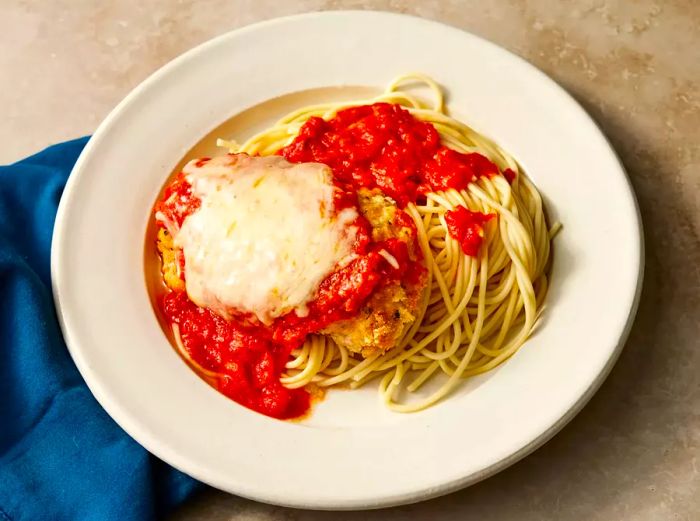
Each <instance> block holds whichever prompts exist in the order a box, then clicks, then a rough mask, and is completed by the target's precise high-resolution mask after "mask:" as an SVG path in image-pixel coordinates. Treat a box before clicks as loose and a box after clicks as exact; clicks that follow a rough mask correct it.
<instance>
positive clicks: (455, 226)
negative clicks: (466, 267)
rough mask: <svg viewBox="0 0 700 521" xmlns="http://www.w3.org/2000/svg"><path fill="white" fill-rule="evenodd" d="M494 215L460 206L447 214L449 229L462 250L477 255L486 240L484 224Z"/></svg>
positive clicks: (473, 255)
mask: <svg viewBox="0 0 700 521" xmlns="http://www.w3.org/2000/svg"><path fill="white" fill-rule="evenodd" d="M492 217H493V214H492V213H489V214H484V213H479V212H472V211H471V210H467V209H466V208H465V207H464V206H458V207H456V208H455V209H454V210H450V211H449V212H447V213H446V214H445V222H446V223H447V231H448V232H449V233H450V235H451V236H452V237H454V239H455V240H456V241H457V242H458V243H459V245H460V246H461V247H462V251H463V252H464V253H465V254H467V255H470V256H472V257H476V256H477V254H478V253H479V248H481V243H482V241H483V240H484V224H486V222H487V221H489V219H491V218H492Z"/></svg>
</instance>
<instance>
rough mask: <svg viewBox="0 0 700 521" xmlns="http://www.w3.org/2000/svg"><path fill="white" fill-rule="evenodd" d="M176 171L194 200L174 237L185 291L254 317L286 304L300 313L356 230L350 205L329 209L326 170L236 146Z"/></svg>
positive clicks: (280, 310) (225, 310)
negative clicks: (240, 150) (196, 201)
mask: <svg viewBox="0 0 700 521" xmlns="http://www.w3.org/2000/svg"><path fill="white" fill-rule="evenodd" d="M183 172H184V173H185V175H186V178H187V180H188V181H189V182H190V184H191V185H192V190H193V194H194V195H195V196H197V197H198V198H199V199H201V206H200V208H199V209H198V210H196V211H195V212H193V213H192V214H191V215H189V216H188V217H187V218H185V220H184V222H183V223H182V227H181V228H180V230H179V231H178V232H177V233H176V234H175V237H174V241H175V246H177V247H179V248H182V251H183V253H184V257H185V279H186V288H187V293H188V295H189V297H190V299H191V300H192V301H193V302H195V303H196V304H197V305H199V306H202V307H206V308H209V309H211V310H212V311H214V312H215V313H218V314H220V315H222V316H224V317H230V316H231V313H232V311H233V310H235V311H236V312H239V313H240V312H242V313H250V314H253V315H255V316H256V317H257V318H258V319H259V320H260V321H261V322H262V323H264V324H269V323H270V322H271V321H272V320H274V318H276V317H279V316H281V315H283V314H285V313H288V312H290V311H292V310H294V311H296V312H297V314H298V315H299V316H305V315H306V314H307V313H308V309H307V303H308V302H309V301H310V300H312V299H313V298H314V295H315V292H316V290H317V289H318V286H319V284H320V283H321V282H322V281H323V279H324V278H325V277H326V276H328V275H329V274H330V273H331V272H332V271H333V270H334V268H335V267H336V266H337V265H338V264H339V263H342V262H343V261H344V260H347V259H348V258H349V257H350V256H351V255H352V243H353V241H354V238H355V233H356V231H357V229H356V227H354V226H352V225H351V223H352V222H353V221H354V220H355V219H356V217H357V212H356V211H355V210H353V209H344V210H343V211H341V212H340V213H336V212H334V211H333V193H334V190H335V188H334V186H333V184H332V180H331V171H330V169H329V168H328V167H327V166H325V165H322V164H319V163H302V164H293V163H289V162H288V161H286V160H285V159H283V158H281V157H277V156H272V157H250V156H247V155H245V154H239V155H227V156H223V157H216V158H214V159H211V160H208V161H199V162H197V161H192V162H190V163H189V164H187V165H186V166H185V168H184V170H183Z"/></svg>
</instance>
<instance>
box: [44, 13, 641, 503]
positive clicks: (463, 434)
mask: <svg viewBox="0 0 700 521" xmlns="http://www.w3.org/2000/svg"><path fill="white" fill-rule="evenodd" d="M409 71H422V72H425V73H427V74H429V75H431V76H433V77H434V78H435V79H437V80H438V81H439V82H440V83H441V84H442V85H444V86H445V87H446V88H447V89H448V91H449V107H450V108H451V110H452V112H453V114H454V115H456V116H457V117H458V118H460V119H462V120H464V121H466V122H467V123H469V124H470V125H472V126H473V127H475V128H476V129H478V130H480V131H481V132H483V133H485V134H486V135H488V136H491V137H492V138H494V139H495V140H496V141H497V142H498V143H499V144H501V145H502V146H503V147H504V148H505V149H506V150H508V151H509V152H510V153H511V154H513V155H514V156H515V158H516V159H518V160H519V161H520V162H521V164H522V165H523V166H524V167H525V169H526V171H527V172H528V174H529V175H530V177H531V178H532V179H533V180H534V181H535V183H536V184H537V186H538V187H539V189H540V190H541V192H542V193H543V194H544V195H545V198H546V201H547V203H548V210H549V211H550V215H551V216H552V217H554V218H556V219H558V220H560V221H561V222H562V223H563V224H564V230H563V232H562V233H561V234H560V235H559V236H558V237H557V238H556V240H555V260H554V269H553V273H552V287H551V290H550V294H549V296H548V301H547V309H546V313H545V319H544V321H543V322H542V324H541V326H540V327H539V328H538V330H537V332H536V334H535V335H534V336H533V337H532V338H531V339H530V340H529V341H528V342H527V343H526V344H525V345H524V346H523V348H522V349H521V350H520V351H519V352H518V353H517V355H516V356H514V357H513V358H512V359H511V360H509V361H508V362H507V363H505V364H504V365H502V366H501V367H500V368H498V369H496V370H495V371H493V372H491V373H489V374H487V375H484V376H482V377H480V378H476V379H474V380H471V381H470V382H469V383H467V384H466V385H464V386H463V387H462V388H461V389H460V390H459V391H458V392H456V393H454V394H453V395H452V396H450V397H449V398H448V399H446V400H444V401H443V402H441V403H440V404H438V405H436V406H434V407H433V408H431V409H429V410H426V411H424V412H420V413H415V414H412V415H401V414H396V413H390V412H387V411H385V410H383V409H382V407H381V405H380V404H379V403H378V400H377V398H376V395H375V392H374V389H366V390H360V391H358V392H344V391H337V392H333V391H331V392H330V393H328V397H327V399H326V400H325V401H324V402H323V403H321V404H320V405H319V406H318V407H317V408H316V410H315V411H314V414H313V415H312V417H311V418H310V419H309V420H307V421H305V422H302V423H285V422H281V421H276V420H273V419H270V418H267V417H264V416H261V415H259V414H256V413H253V412H251V411H249V410H247V409H245V408H242V407H240V406H239V405H237V404H236V403H234V402H232V401H230V400H228V399H227V398H225V397H224V396H222V395H220V394H219V393H217V392H216V391H215V390H214V389H212V388H211V387H209V386H208V385H206V384H205V383H204V382H203V381H202V380H200V379H199V378H198V377H197V376H196V375H195V374H194V373H193V372H192V371H191V370H190V369H189V368H188V367H187V366H186V365H185V364H184V363H183V362H182V361H181V360H180V358H178V356H177V355H176V353H175V352H174V351H173V349H172V348H171V347H170V345H169V344H168V342H167V340H166V338H165V337H164V335H163V333H162V331H161V329H160V327H159V325H158V323H157V320H156V318H155V316H154V313H153V310H152V308H151V305H150V302H149V297H148V294H147V291H146V287H145V284H144V276H143V255H144V250H143V248H144V245H143V236H144V232H145V229H146V225H147V222H148V220H149V218H150V209H151V205H152V204H153V201H154V199H155V197H156V195H157V194H158V191H159V189H160V188H161V186H162V184H163V182H164V180H165V178H166V176H167V175H168V174H169V172H170V171H171V170H172V169H173V168H174V167H175V165H176V164H177V163H178V162H179V160H181V159H182V157H183V156H184V155H185V153H186V152H187V151H188V150H189V149H190V148H191V147H192V146H193V145H194V144H195V143H197V142H198V141H199V140H200V139H201V138H202V136H204V135H206V134H207V133H209V132H210V131H211V130H212V129H213V128H215V127H216V126H217V125H219V124H221V123H222V122H223V121H225V120H227V119H229V118H230V117H232V116H233V115H235V114H238V113H241V112H242V111H244V110H245V109H247V108H250V107H253V106H256V105H258V104H260V103H263V102H265V101H267V100H270V99H273V98H276V97H279V96H284V95H287V94H289V93H295V92H297V93H298V92H301V94H299V95H293V96H287V97H283V98H281V100H277V101H275V102H273V103H272V109H270V110H271V111H272V112H271V113H270V114H267V113H266V116H265V118H268V116H270V117H271V116H273V115H274V114H273V113H275V111H277V113H279V112H284V111H285V110H287V109H290V108H293V107H291V106H287V105H290V104H292V102H294V101H297V102H298V101H299V100H301V99H305V98H308V97H309V96H308V90H309V89H318V88H323V87H329V86H347V85H350V86H372V87H376V88H380V87H381V86H383V85H384V84H386V83H387V82H388V81H389V80H390V79H391V78H392V77H394V76H396V75H398V74H401V73H404V72H409ZM355 90H356V89H355ZM305 91H306V94H304V92H305ZM351 91H353V89H352V88H346V89H345V90H343V89H341V90H339V91H338V90H334V91H329V90H327V89H326V90H323V89H321V90H319V91H313V92H314V93H317V95H318V97H319V98H324V99H326V98H327V97H329V96H336V97H337V96H341V97H342V94H343V93H348V94H349V93H350V92H351ZM264 106H266V107H268V108H269V106H270V104H267V105H264ZM262 112H263V113H264V112H265V111H262ZM268 112H269V111H268ZM261 117H262V116H261ZM265 118H263V119H265ZM257 123H258V124H260V125H262V124H268V123H269V121H268V120H267V119H265V120H264V121H262V120H261V121H259V122H257ZM248 130H251V131H252V130H253V127H252V126H251V127H250V128H249V129H248ZM641 273H642V236H641V227H640V219H639V215H638V211H637V208H636V203H635V199H634V196H633V194H632V191H631V189H630V186H629V183H628V180H627V178H626V176H625V173H624V171H623V169H622V167H621V165H620V162H619V161H618V159H617V157H616V156H615V153H614V152H613V150H612V149H611V148H610V145H609V144H608V143H607V141H606V140H605V138H604V136H603V135H602V134H601V133H600V131H599V130H598V128H597V127H596V125H595V124H594V123H593V121H592V120H591V119H590V118H589V117H588V116H587V115H586V113H585V112H584V111H583V110H582V109H581V107H580V106H579V105H578V104H577V103H576V102H575V101H574V100H573V99H572V98H571V97H570V96H569V95H568V94H566V93H565V92H564V91H563V90H562V89H561V88H560V87H558V86H557V85H556V84H555V83H554V82H552V81H551V80H550V79H548V78H547V77H546V76H545V75H544V74H542V73H541V72H539V71H538V70H536V69H535V68H534V67H532V66H531V65H529V64H527V63H526V62H524V61H523V60H521V59H519V58H517V57H515V56H514V55H512V54H510V53H508V52H506V51H504V50H503V49H500V48H499V47H496V46H495V45H493V44H491V43H488V42H486V41H484V40H482V39H480V38H477V37H475V36H472V35H470V34H467V33H464V32H462V31H459V30H457V29H454V28H451V27H447V26H444V25H440V24H438V23H434V22H429V21H425V20H421V19H418V18H412V17H408V16H401V15H394V14H387V13H376V12H330V13H318V14H308V15H302V16H294V17H290V18H283V19H278V20H272V21H269V22H264V23H261V24H257V25H253V26H250V27H247V28H244V29H241V30H238V31H234V32H232V33H229V34H226V35H224V36H221V37H219V38H216V39H214V40H212V41H210V42H208V43H205V44H204V45H201V46H199V47H197V48H196V49H194V50H192V51H190V52H188V53H186V54H185V55H183V56H181V57H180V58H178V59H176V60H174V61H173V62H171V63H170V64H168V65H166V66H165V67H164V68H162V69H161V70H159V71H158V72H156V73H155V74H154V75H153V76H151V77H150V78H149V79H148V80H146V81H145V82H144V83H143V84H142V85H140V86H139V87H137V88H136V89H135V90H134V91H133V92H132V93H131V94H130V95H129V96H127V97H126V99H125V100H124V101H123V102H122V103H120V104H119V106H118V107H117V108H116V109H115V110H114V111H113V112H112V113H111V114H110V115H109V116H108V117H107V119H106V120H105V121H104V123H102V125H101V126H100V127H99V129H98V130H97V132H96V133H95V135H94V136H93V138H92V139H91V140H90V142H89V144H88V145H87V147H86V148H85V151H84V152H83V154H82V155H81V156H80V159H79V161H78V164H77V165H76V166H75V169H74V170H73V173H72V175H71V177H70V180H69V182H68V186H67V187H66V191H65V194H64V196H63V199H62V201H61V206H60V209H59V214H58V218H57V221H56V228H55V233H54V242H53V252H52V275H53V284H54V294H55V297H56V301H57V306H58V312H59V316H60V319H61V322H62V327H63V332H64V334H65V337H66V341H67V343H68V346H69V349H70V352H71V355H72V356H73V359H74V360H75V363H76V364H77V366H78V368H79V369H80V372H81V373H82V375H83V377H84V378H85V380H86V382H87V383H88V385H89V386H90V389H91V390H92V392H93V393H94V394H95V396H96V398H97V399H98V400H99V402H100V403H101V404H102V406H103V407H104V408H105V409H106V410H107V412H109V414H110V415H111V416H112V417H113V418H114V419H115V420H116V421H117V422H118V423H119V425H121V426H122V427H123V428H124V429H125V430H126V431H127V432H128V433H129V434H130V435H131V436H133V437H134V438H135V439H136V440H137V441H138V442H139V443H141V444H142V445H143V446H144V447H146V448H147V449H148V450H150V451H151V452H153V453H154V454H155V455H157V456H158V457H160V458H162V459H163V460H165V461H167V462H168V463H170V464H172V465H174V466H175V467H177V468H179V469H182V470H183V471H185V472H187V473H188V474H191V475H192V476H194V477H196V478H198V479H200V480H202V481H205V482H207V483H209V484H211V485H213V486H215V487H217V488H220V489H223V490H226V491H229V492H232V493H235V494H239V495H242V496H246V497H250V498H254V499H258V500H261V501H265V502H269V503H276V504H282V505H290V506H295V507H306V508H323V509H350V508H372V507H379V506H386V505H394V504H399V503H408V502H412V501H417V500H420V499H425V498H429V497H433V496H437V495H440V494H444V493H447V492H449V491H452V490H455V489H457V488H460V487H463V486H466V485H469V484H471V483H474V482H476V481H478V480H480V479H483V478H484V477H486V476H489V475H491V474H493V473H495V472H497V471H498V470H500V469H503V468H505V467H506V466H508V465H510V464H512V463H513V462H515V461H517V460H518V459H520V458H521V457H523V456H524V455H525V454H527V453H528V452H530V451H532V450H534V449H535V448H536V447H537V446H539V445H541V444H542V443H543V442H544V441H546V440H547V439H548V438H549V437H550V436H552V435H553V434H554V433H555V432H556V431H557V430H558V429H560V428H561V427H562V426H563V425H564V424H565V423H566V422H567V421H569V420H570V419H571V418H572V416H573V415H574V414H575V413H576V412H577V411H578V410H579V409H580V408H581V407H582V406H583V404H584V403H585V402H586V401H587V400H588V399H589V398H590V396H591V395H592V393H593V392H594V391H595V390H596V389H597V387H598V386H599V385H600V383H601V381H602V380H603V378H604V377H605V375H606V374H607V372H608V371H609V369H610V367H611V365H612V364H613V362H614V361H615V359H616V357H617V355H618V353H619V351H620V349H621V346H622V344H623V342H624V340H625V337H626V335H627V332H628V330H629V327H630V324H631V321H632V318H633V315H634V311H635V308H636V304H637V297H638V295H639V290H640V286H641Z"/></svg>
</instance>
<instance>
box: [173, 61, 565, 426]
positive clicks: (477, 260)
mask: <svg viewBox="0 0 700 521" xmlns="http://www.w3.org/2000/svg"><path fill="white" fill-rule="evenodd" d="M415 82H418V83H421V84H424V85H425V86H427V87H428V88H429V89H430V90H431V92H432V94H433V97H434V99H433V103H432V105H430V104H427V103H425V102H424V101H423V100H422V99H420V98H418V97H415V96H413V95H411V94H409V93H408V92H406V91H405V90H402V86H404V85H406V84H407V83H415ZM377 104H389V105H391V106H396V105H398V106H400V107H401V108H402V109H403V110H405V111H407V112H408V114H410V116H411V117H412V118H415V119H417V120H419V121H421V122H424V123H427V124H429V125H430V126H432V127H433V128H434V129H435V131H436V132H437V135H438V136H439V143H438V144H436V145H435V146H440V147H442V148H443V149H445V150H446V151H447V153H448V154H449V151H456V152H459V153H460V154H466V155H467V156H469V155H471V156H472V157H474V158H476V159H478V158H479V157H481V156H485V157H486V158H488V160H489V161H485V163H486V166H485V168H486V169H487V170H488V168H489V165H490V166H491V167H493V165H495V167H497V169H494V170H493V171H489V172H488V175H487V174H486V173H484V174H480V175H478V176H475V177H474V178H473V179H470V182H468V183H464V186H461V187H459V189H456V188H453V187H450V186H449V185H445V187H444V188H445V189H441V190H435V189H434V187H435V186H436V184H435V182H433V183H432V184H431V185H427V186H428V189H426V185H416V186H415V190H414V192H413V193H411V192H408V193H409V195H408V196H405V193H407V192H406V191H405V190H404V189H403V188H402V190H404V191H396V193H391V190H392V189H391V187H390V186H389V187H388V188H387V187H385V188H384V190H383V191H384V192H385V193H386V195H389V196H392V197H393V198H394V199H396V200H397V201H398V202H399V203H401V206H402V207H403V210H404V211H405V212H406V213H407V214H408V215H409V216H410V218H411V220H412V221H413V224H414V225H415V229H416V242H417V244H418V247H419V249H420V252H421V254H422V259H423V261H422V262H423V263H424V265H425V268H426V270H427V286H426V290H425V291H424V292H423V293H422V296H421V298H420V302H419V305H418V309H417V312H416V313H415V320H414V321H412V323H411V324H410V325H409V326H407V327H406V328H405V331H403V332H402V334H401V335H400V338H399V340H398V342H397V343H396V345H395V346H394V347H392V348H390V349H388V350H386V351H379V352H373V353H370V354H369V355H368V356H365V357H363V356H362V355H361V354H359V353H355V352H353V351H350V350H349V349H347V348H346V347H344V346H342V345H339V344H338V343H336V342H335V341H333V340H332V339H331V337H330V336H328V335H323V334H316V333H313V334H310V335H308V336H307V337H306V339H305V341H304V342H303V343H302V344H301V346H300V347H298V348H296V349H294V350H293V351H292V353H291V357H290V359H289V360H288V361H287V362H286V365H285V369H284V374H283V375H282V377H281V379H280V382H281V383H282V385H283V386H285V387H286V388H288V389H301V388H305V387H307V386H310V385H314V386H318V387H320V388H328V387H332V386H344V385H345V386H349V387H350V388H357V387H359V386H362V385H364V384H365V383H367V382H369V381H372V380H375V379H377V380H379V393H380V396H381V399H382V401H383V402H384V403H385V404H386V406H387V407H389V408H390V409H392V410H395V411H400V412H412V411H418V410H421V409H424V408H426V407H429V406H430V405H432V404H434V403H436V402H437V401H439V400H440V399H442V398H443V397H445V396H446V395H448V394H449V393H450V392H451V391H452V390H453V389H454V388H455V386H456V385H457V384H458V382H459V380H460V379H462V378H465V377H469V376H473V375H477V374H480V373H484V372H486V371H489V370H490V369H493V368H494V367H496V366H498V365H499V364H501V363H502V362H504V361H505V360H507V359H508V358H509V357H510V356H512V355H513V354H514V353H515V352H516V351H517V350H518V348H519V347H520V346H521V345H522V344H523V343H524V342H525V340H526V339H527V338H528V336H529V335H530V334H531V333H532V331H533V329H534V327H535V325H536V322H537V320H538V317H539V316H540V313H541V312H542V309H543V302H544V298H545V295H546V292H547V271H548V267H549V263H550V247H551V246H550V244H551V238H552V236H553V235H554V233H555V232H556V228H552V229H551V230H550V229H549V228H548V225H547V221H546V217H545V213H544V210H543V204H542V199H541V197H540V195H539V193H538V191H537V189H536V188H535V187H534V185H533V184H532V183H531V182H530V180H529V179H527V177H526V176H525V175H523V174H522V172H521V171H520V169H519V166H518V164H517V162H516V161H515V160H514V159H513V158H512V157H510V156H509V155H508V154H507V153H506V152H504V151H503V150H502V149H501V148H500V147H499V146H498V145H496V144H495V143H493V142H492V141H490V140H489V139H488V138H486V137H484V136H482V135H480V134H479V133H477V132H475V131H474V130H472V129H471V128H470V127H468V126H467V125H465V124H463V123H461V122H459V121H457V120H455V119H453V118H451V117H450V116H449V115H448V114H447V111H446V109H445V104H444V98H443V93H442V90H441V89H440V87H439V86H438V85H437V84H436V83H435V82H434V81H433V80H432V79H430V78H429V77H427V76H424V75H421V74H409V75H404V76H400V77H399V78H397V79H395V80H394V81H392V82H391V83H390V84H389V85H388V87H387V88H386V90H385V92H384V93H383V94H382V95H380V96H378V97H376V98H373V99H369V100H358V101H353V102H347V103H328V104H320V105H314V106H309V107H304V108H301V109H299V110H297V111H294V112H292V113H291V114H289V115H287V116H285V117H283V118H282V119H281V120H279V121H278V122H277V123H276V124H275V125H274V126H273V127H271V128H269V129H267V130H265V131H263V132H261V133H258V134H256V135H254V136H252V137H251V138H250V139H248V140H247V141H245V142H244V143H242V144H237V143H235V142H231V141H226V140H223V139H220V140H218V144H219V145H220V146H223V147H226V148H227V149H228V150H229V152H230V153H247V154H249V155H251V156H256V155H259V156H268V155H274V154H282V155H284V156H286V157H289V155H290V154H291V152H290V153H288V152H289V151H290V150H291V149H292V147H294V145H295V144H297V143H299V139H300V138H299V136H300V133H304V132H307V131H308V128H309V125H310V124H311V122H314V121H319V120H323V121H333V120H334V118H336V117H337V116H338V114H339V113H341V114H344V113H345V112H347V109H352V108H353V107H363V106H370V105H371V106H377ZM319 118H320V119H319ZM426 139H428V138H426ZM301 145H304V143H300V146H301ZM417 146H421V145H420V143H418V144H417ZM431 153H432V152H431ZM476 154H480V156H478V157H477V156H476ZM467 156H460V157H467ZM446 157H447V156H446ZM341 159H342V158H341ZM447 159H450V158H449V157H447ZM319 162H326V161H319ZM346 163H347V161H345V160H343V161H342V162H339V163H338V164H337V165H336V166H335V167H334V171H335V172H336V173H338V170H337V168H340V166H338V165H344V164H346ZM330 166H331V167H333V166H334V165H333V164H331V165H330ZM458 166H459V165H458ZM472 167H473V168H477V167H479V165H470V168H472ZM351 174H352V175H355V176H356V173H351ZM375 186H376V185H375ZM430 187H433V188H432V189H431V188H430ZM397 190H398V189H397ZM402 198H403V199H402ZM460 219H461V221H460ZM465 219H466V221H465ZM469 219H471V220H469ZM467 221H468V222H469V223H470V226H472V227H471V228H466V229H465V228H462V234H461V235H460V233H459V230H456V228H457V227H458V225H459V222H467ZM470 241H471V242H470ZM378 253H379V255H381V256H382V257H383V258H384V259H385V260H386V262H387V263H388V264H389V265H390V266H392V267H394V268H398V266H399V262H398V261H397V259H396V258H395V257H394V256H393V255H392V253H390V252H388V251H386V250H385V249H382V250H381V251H379V252H378ZM173 326H174V327H173V332H174V335H175V337H176V345H177V347H178V351H179V352H180V353H181V354H182V355H183V356H185V357H186V358H189V357H188V354H187V350H186V349H185V348H184V346H183V342H182V339H181V338H180V335H179V329H178V327H177V325H173ZM190 365H191V366H192V367H193V368H194V369H195V370H197V371H198V372H200V373H201V374H202V376H203V377H205V378H207V379H209V380H211V379H215V378H216V377H217V375H216V373H212V371H210V370H207V369H205V368H203V367H202V366H201V365H200V364H198V363H197V362H196V361H193V360H191V359H190ZM438 374H442V375H443V381H442V383H441V384H440V385H439V386H438V387H437V389H436V390H434V391H432V392H430V393H429V394H428V395H427V396H421V397H416V396H415V393H416V392H417V391H419V390H420V389H421V388H422V387H423V386H424V385H425V384H426V382H428V381H429V380H431V379H433V378H436V377H437V376H438Z"/></svg>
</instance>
